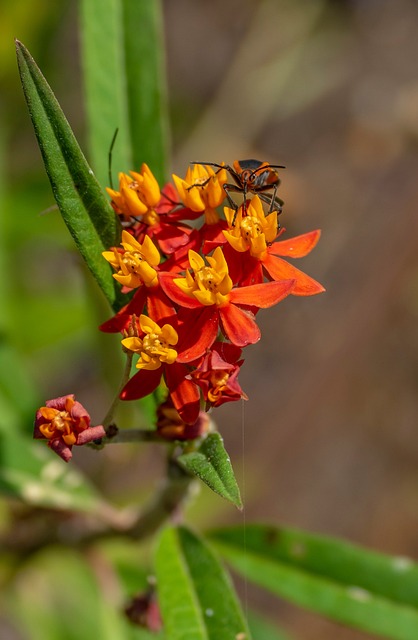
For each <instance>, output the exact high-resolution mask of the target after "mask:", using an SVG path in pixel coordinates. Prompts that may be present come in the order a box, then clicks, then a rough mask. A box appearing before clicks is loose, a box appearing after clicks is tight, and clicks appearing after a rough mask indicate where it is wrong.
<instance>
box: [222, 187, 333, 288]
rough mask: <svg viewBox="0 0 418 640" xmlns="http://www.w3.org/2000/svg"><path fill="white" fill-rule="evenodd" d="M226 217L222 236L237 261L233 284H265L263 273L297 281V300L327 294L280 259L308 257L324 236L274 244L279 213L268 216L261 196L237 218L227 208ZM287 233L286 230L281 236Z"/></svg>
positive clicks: (315, 233)
mask: <svg viewBox="0 0 418 640" xmlns="http://www.w3.org/2000/svg"><path fill="white" fill-rule="evenodd" d="M225 216H226V218H227V221H228V224H229V229H228V230H227V231H224V232H223V235H224V236H225V238H226V240H227V241H228V243H229V245H230V247H232V248H233V249H234V253H235V255H236V260H235V261H234V262H232V264H234V266H235V271H234V272H233V273H232V274H231V275H232V277H233V279H234V282H236V281H239V282H240V284H249V283H260V282H262V281H263V269H264V272H266V275H267V277H268V278H269V279H271V280H287V279H292V280H295V286H294V287H293V289H292V295H294V296H312V295H315V294H317V293H322V292H323V291H325V289H324V287H323V286H322V284H320V283H319V282H317V281H316V280H314V279H313V278H311V277H310V276H308V275H307V274H306V273H304V272H303V271H300V270H299V269H297V268H296V267H294V266H293V265H291V264H289V262H287V261H286V260H283V259H282V258H281V257H279V256H284V257H289V258H302V257H304V256H306V255H307V254H308V253H309V252H310V251H312V249H313V248H314V247H315V245H316V244H317V242H318V240H319V237H320V235H321V232H320V231H319V230H316V231H311V232H309V233H305V234H303V235H300V236H297V237H295V238H290V239H289V240H280V241H279V242H273V240H274V239H275V238H276V237H277V212H272V213H270V214H269V215H267V216H266V215H265V214H264V211H263V206H262V204H261V201H260V199H259V197H258V196H254V197H253V198H252V200H249V201H248V202H247V203H246V206H245V209H244V207H243V206H241V207H240V208H239V210H238V213H237V214H236V212H235V211H234V210H233V209H228V207H225ZM284 231H285V230H284V229H283V230H282V232H281V233H283V232H284ZM280 235H281V234H280ZM231 253H232V252H231V249H229V250H228V251H225V254H226V255H227V257H228V259H230V256H231ZM238 256H241V259H239V258H238Z"/></svg>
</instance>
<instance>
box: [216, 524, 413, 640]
mask: <svg viewBox="0 0 418 640" xmlns="http://www.w3.org/2000/svg"><path fill="white" fill-rule="evenodd" d="M211 539H212V541H214V542H215V543H216V547H217V548H218V550H219V551H220V553H221V554H222V555H223V556H224V557H225V559H226V560H227V561H228V562H229V563H230V564H231V566H232V567H233V568H234V569H236V570H237V571H238V572H239V573H241V574H242V575H244V576H246V578H247V579H248V580H251V581H253V582H255V583H256V584H258V585H260V586H262V587H264V588H266V589H268V590H269V591H271V592H273V593H275V594H276V595H278V596H280V597H282V598H284V599H286V600H289V601H290V602H293V603H295V604H298V605H300V606H302V607H305V608H307V609H311V610H312V611H315V612H317V613H320V614H322V615H325V616H328V617H329V618H332V619H334V620H337V621H339V622H343V623H345V624H347V625H349V626H353V627H356V628H358V629H361V630H362V631H367V632H369V633H375V634H378V635H381V636H382V637H385V638H392V639H393V640H416V638H417V637H418V565H417V564H415V563H414V562H412V561H411V560H409V559H408V558H403V557H390V556H386V555H383V554H380V553H376V552H372V551H368V550H366V549H363V548H360V547H356V546H354V545H352V544H349V543H346V542H342V541H340V540H336V539H332V538H327V537H323V536H317V535H312V534H310V533H305V532H302V531H296V530H292V529H280V528H275V527H272V526H263V525H250V526H248V527H246V530H245V537H244V536H243V529H242V528H241V527H232V528H229V529H223V530H219V531H215V532H213V534H212V535H211Z"/></svg>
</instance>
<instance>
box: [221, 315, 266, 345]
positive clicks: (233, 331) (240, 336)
mask: <svg viewBox="0 0 418 640" xmlns="http://www.w3.org/2000/svg"><path fill="white" fill-rule="evenodd" d="M219 315H220V317H221V321H222V326H223V330H224V333H225V335H226V336H227V338H229V340H230V341H231V342H232V343H233V344H235V345H236V346H237V347H245V346H247V344H254V343H255V342H258V341H259V340H260V338H261V333H260V329H259V328H258V325H257V323H256V322H255V320H254V318H253V315H252V314H250V313H249V312H248V311H244V310H243V309H240V308H239V307H236V306H235V305H233V304H226V305H225V306H224V307H220V308H219Z"/></svg>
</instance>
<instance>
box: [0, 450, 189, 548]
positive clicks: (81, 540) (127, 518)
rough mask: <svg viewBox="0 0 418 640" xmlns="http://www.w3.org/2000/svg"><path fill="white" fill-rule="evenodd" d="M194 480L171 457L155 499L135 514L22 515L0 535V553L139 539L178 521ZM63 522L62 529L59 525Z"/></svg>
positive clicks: (105, 510)
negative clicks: (122, 538)
mask: <svg viewBox="0 0 418 640" xmlns="http://www.w3.org/2000/svg"><path fill="white" fill-rule="evenodd" d="M194 482H195V478H194V477H193V476H190V475H189V474H188V473H187V472H185V471H183V469H181V467H179V465H178V464H177V462H176V460H175V458H173V457H171V456H170V457H169V460H168V467H167V477H166V479H165V480H164V482H163V484H162V485H161V487H160V488H159V489H158V490H157V492H156V494H155V496H154V497H153V498H152V499H151V500H150V502H149V503H148V504H147V505H146V506H145V507H144V508H143V509H142V510H141V511H139V512H136V513H129V512H127V511H121V512H115V511H114V510H113V509H111V510H109V509H106V508H104V509H103V510H102V512H101V513H100V514H96V515H98V519H97V520H96V521H94V520H93V521H92V514H89V515H88V516H85V515H83V514H73V515H72V516H70V517H69V514H68V513H61V512H57V513H52V514H47V515H48V517H46V516H45V513H43V512H42V513H41V514H40V513H39V510H36V509H34V510H33V513H32V516H29V518H28V514H26V516H25V517H24V518H23V519H22V520H18V521H16V522H15V523H14V525H13V526H12V527H11V528H10V529H9V531H7V532H5V533H4V534H3V535H2V536H0V549H1V553H3V554H7V555H8V554H13V555H18V556H19V557H27V556H29V555H31V554H32V553H35V552H37V551H39V550H40V549H43V548H45V547H46V546H48V545H51V544H61V545H64V546H70V547H78V548H85V547H86V545H89V544H93V543H95V542H97V541H99V540H104V539H107V538H112V537H121V536H123V537H126V538H131V539H134V540H143V539H145V538H147V537H149V536H151V535H152V534H153V533H155V531H157V529H158V528H159V527H160V526H161V525H162V524H163V523H164V522H166V521H168V520H170V519H178V518H179V514H181V512H182V510H183V507H184V505H185V503H186V502H187V500H188V499H189V498H190V497H191V496H192V495H193V491H192V485H193V484H194ZM63 522H65V526H63Z"/></svg>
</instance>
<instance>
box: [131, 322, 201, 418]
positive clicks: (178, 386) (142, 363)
mask: <svg viewBox="0 0 418 640" xmlns="http://www.w3.org/2000/svg"><path fill="white" fill-rule="evenodd" d="M139 323H140V329H141V333H142V334H145V335H144V337H143V338H140V337H139V335H138V336H134V337H129V338H124V339H123V340H122V344H123V346H124V347H125V348H126V349H129V350H130V351H133V352H134V353H138V354H139V355H140V358H139V360H138V363H137V365H136V367H137V369H139V371H138V373H136V374H135V375H134V376H133V377H132V378H131V379H130V380H129V382H127V384H126V385H125V387H124V388H123V390H122V393H121V394H120V397H121V399H122V400H138V399H139V398H145V396H147V395H149V394H150V393H152V392H153V391H154V390H155V389H156V388H157V387H158V385H159V384H160V381H161V377H162V376H163V377H164V380H165V383H166V385H167V387H168V389H169V392H170V395H171V398H172V400H173V403H174V406H175V408H176V409H177V411H178V412H179V414H180V417H181V419H182V420H183V421H184V422H186V423H187V424H193V423H194V422H196V420H197V418H198V415H199V410H200V394H199V390H198V388H197V387H196V385H195V384H194V383H193V382H192V381H191V380H190V379H188V377H187V376H188V373H189V370H188V368H187V367H186V366H185V365H184V364H181V363H180V362H176V360H178V353H177V351H176V350H175V349H174V348H173V347H174V346H176V345H177V342H178V334H177V331H176V330H175V329H174V328H173V326H172V325H170V324H165V325H163V326H162V327H160V326H159V325H158V324H157V323H156V322H154V321H153V320H151V318H148V317H147V316H145V315H141V316H140V318H139ZM138 334H139V332H138Z"/></svg>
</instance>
